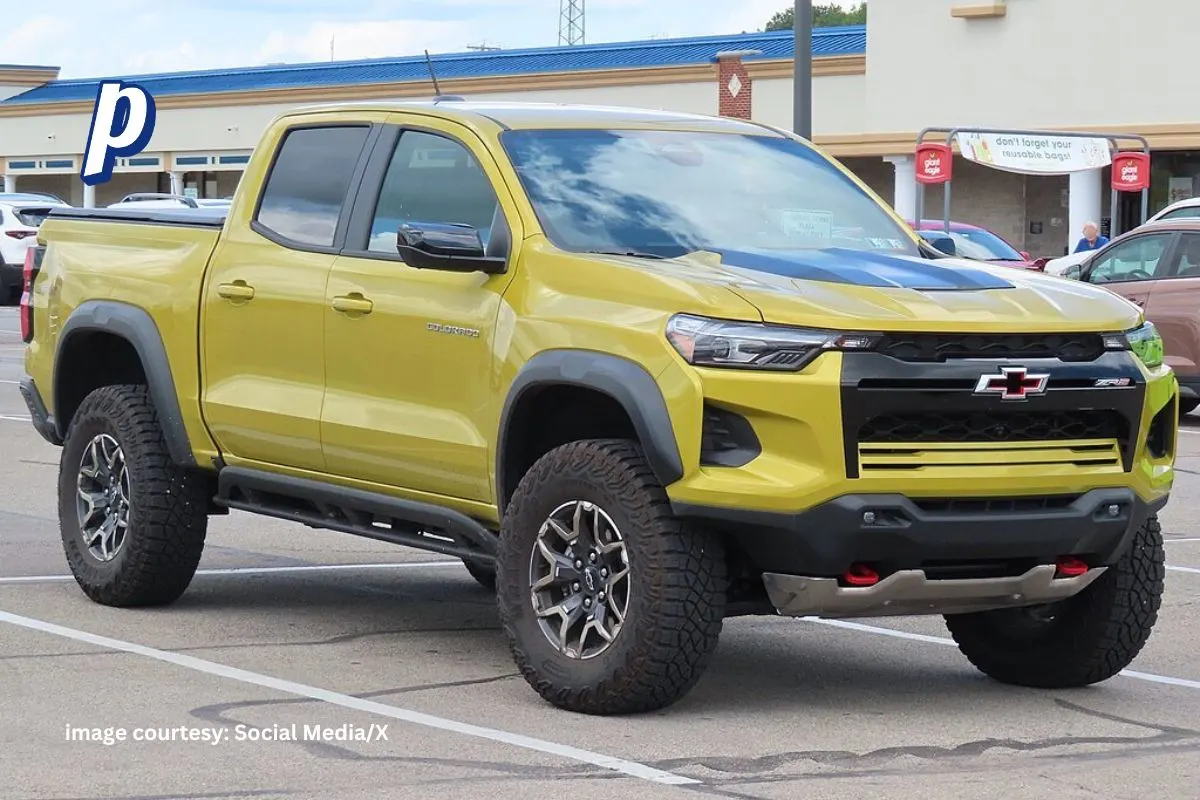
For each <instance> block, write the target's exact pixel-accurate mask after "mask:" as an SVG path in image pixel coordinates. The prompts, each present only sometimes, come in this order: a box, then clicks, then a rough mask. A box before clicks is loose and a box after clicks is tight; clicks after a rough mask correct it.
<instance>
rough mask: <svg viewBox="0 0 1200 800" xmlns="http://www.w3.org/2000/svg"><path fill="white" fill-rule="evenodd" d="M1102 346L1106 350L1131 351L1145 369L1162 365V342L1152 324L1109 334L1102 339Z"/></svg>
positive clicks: (1146, 323) (1144, 324) (1148, 323)
mask: <svg viewBox="0 0 1200 800" xmlns="http://www.w3.org/2000/svg"><path fill="white" fill-rule="evenodd" d="M1104 346H1105V348H1106V349H1108V350H1132V351H1133V352H1134V354H1135V355H1137V357H1138V358H1140V359H1141V360H1142V363H1143V364H1145V365H1146V366H1147V367H1151V368H1153V367H1158V366H1161V365H1162V363H1163V340H1162V336H1160V335H1159V333H1158V328H1156V327H1154V323H1153V322H1149V321H1147V322H1144V323H1142V325H1141V327H1138V328H1134V329H1133V330H1131V331H1126V332H1125V333H1110V334H1108V335H1107V336H1105V337H1104Z"/></svg>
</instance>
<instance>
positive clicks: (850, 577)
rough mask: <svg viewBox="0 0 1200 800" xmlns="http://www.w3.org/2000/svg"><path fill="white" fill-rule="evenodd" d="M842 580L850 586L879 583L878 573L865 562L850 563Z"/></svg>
mask: <svg viewBox="0 0 1200 800" xmlns="http://www.w3.org/2000/svg"><path fill="white" fill-rule="evenodd" d="M842 580H843V581H845V582H846V583H847V584H849V585H850V586H874V585H875V584H877V583H879V573H878V572H876V571H875V570H873V569H871V568H870V567H868V566H867V565H866V564H851V565H850V569H848V570H846V572H845V574H843V575H842Z"/></svg>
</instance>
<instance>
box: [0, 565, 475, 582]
mask: <svg viewBox="0 0 1200 800" xmlns="http://www.w3.org/2000/svg"><path fill="white" fill-rule="evenodd" d="M462 565H463V564H462V562H461V561H402V562H397V563H391V564H305V565H303V566H295V567H233V568H230V569H198V570H196V574H197V575H269V574H272V573H279V572H284V573H286V572H335V571H339V570H371V569H420V568H424V567H461V566H462ZM73 580H75V576H73V575H16V576H10V577H0V584H4V583H57V582H59V581H73Z"/></svg>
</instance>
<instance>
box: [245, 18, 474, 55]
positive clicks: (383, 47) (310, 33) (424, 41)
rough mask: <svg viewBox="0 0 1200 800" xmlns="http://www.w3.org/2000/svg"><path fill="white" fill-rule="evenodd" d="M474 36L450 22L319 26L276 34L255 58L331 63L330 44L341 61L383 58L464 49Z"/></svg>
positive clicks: (462, 26)
mask: <svg viewBox="0 0 1200 800" xmlns="http://www.w3.org/2000/svg"><path fill="white" fill-rule="evenodd" d="M469 35H470V30H469V28H468V27H467V26H466V25H464V24H463V23H461V22H455V21H447V20H373V21H366V22H343V23H337V22H318V23H314V24H313V25H311V26H309V28H308V30H307V31H306V32H305V33H302V34H301V35H299V36H296V35H294V34H291V33H283V32H280V31H276V32H274V33H272V34H271V35H270V36H269V37H267V40H266V42H265V43H263V46H262V47H261V48H260V49H259V50H258V51H257V53H256V55H255V56H254V59H253V60H254V62H255V63H270V62H274V61H289V62H296V61H327V60H329V57H330V43H331V42H332V44H333V55H334V57H335V58H337V59H354V58H383V57H386V56H400V55H413V54H416V53H421V52H424V50H425V49H426V48H428V49H429V51H430V52H431V53H436V52H439V51H446V50H458V49H461V48H462V46H463V45H462V44H461V43H462V42H463V41H464V40H465V39H466V38H467V37H468V36H469Z"/></svg>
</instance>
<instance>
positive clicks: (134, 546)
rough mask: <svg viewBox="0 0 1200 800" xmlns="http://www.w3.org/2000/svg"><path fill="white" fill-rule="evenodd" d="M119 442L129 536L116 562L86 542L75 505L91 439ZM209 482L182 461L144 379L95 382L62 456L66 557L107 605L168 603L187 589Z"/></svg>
mask: <svg viewBox="0 0 1200 800" xmlns="http://www.w3.org/2000/svg"><path fill="white" fill-rule="evenodd" d="M100 434H108V435H109V436H111V437H112V438H113V439H115V440H116V442H117V443H118V444H119V445H120V447H121V450H122V451H123V453H124V458H125V464H126V469H127V470H128V473H129V516H128V527H127V529H126V533H125V541H124V543H123V545H122V546H121V548H120V549H119V550H117V552H116V555H115V556H114V557H113V559H112V560H111V561H108V562H105V561H102V560H100V559H98V558H96V557H94V556H93V555H92V554H91V553H90V552H88V548H87V547H86V546H85V544H84V541H83V536H82V533H81V530H80V523H79V517H78V515H77V512H76V503H75V498H76V493H77V490H78V486H77V483H76V481H77V479H78V476H79V471H80V460H81V458H82V457H83V454H84V451H85V450H86V448H87V447H88V446H89V445H90V443H91V441H92V439H93V438H94V437H95V436H97V435H100ZM209 492H210V482H209V481H207V480H205V478H204V476H202V475H199V474H196V473H193V472H189V471H187V470H185V469H181V468H180V467H178V466H176V465H175V464H174V463H173V462H172V460H171V457H170V455H169V453H168V451H167V444H166V440H165V439H164V438H163V432H162V427H161V425H160V424H159V421H158V414H157V413H156V411H155V408H154V403H153V401H152V400H151V399H150V393H149V392H148V390H147V388H146V387H145V386H138V385H120V386H105V387H102V388H99V389H96V390H95V391H93V392H92V393H91V394H89V395H88V396H87V397H86V398H84V400H83V403H82V404H80V406H79V410H78V411H77V412H76V414H75V416H74V418H73V419H72V421H71V425H70V428H69V430H68V431H67V435H66V440H65V442H64V443H63V448H62V455H61V457H60V462H59V480H58V514H59V528H60V530H61V533H62V540H63V550H64V552H65V553H66V557H67V563H68V564H69V565H70V568H71V572H72V573H73V574H74V576H75V580H76V582H77V583H78V584H79V586H80V588H81V589H83V592H84V593H85V594H86V595H87V596H88V597H89V598H91V599H92V600H93V601H95V602H96V603H100V604H102V605H107V606H118V607H128V606H154V605H165V604H168V603H171V602H173V601H175V600H176V599H178V598H179V596H180V595H182V594H183V593H184V591H186V590H187V587H188V585H189V584H190V583H191V580H192V577H193V576H194V575H195V572H196V567H197V566H198V565H199V563H200V555H201V552H202V551H203V549H204V538H205V535H206V532H207V528H208V501H209Z"/></svg>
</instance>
